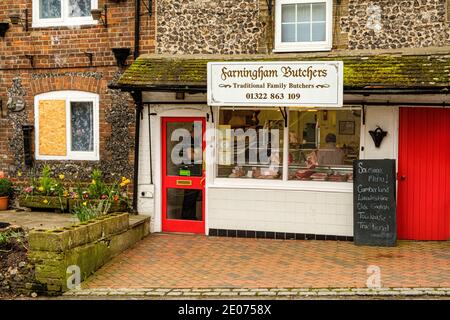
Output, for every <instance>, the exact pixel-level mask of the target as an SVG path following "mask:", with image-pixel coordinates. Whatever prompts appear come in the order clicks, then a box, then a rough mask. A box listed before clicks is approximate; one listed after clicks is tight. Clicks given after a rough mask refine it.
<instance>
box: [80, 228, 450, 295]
mask: <svg viewBox="0 0 450 320" xmlns="http://www.w3.org/2000/svg"><path fill="white" fill-rule="evenodd" d="M369 265H377V266H379V267H380V268H381V282H382V287H385V288H416V287H422V288H438V287H441V288H450V242H448V241H447V242H410V241H401V242H399V245H398V246H397V247H395V248H379V247H358V246H355V245H354V244H353V243H351V242H337V241H293V240H265V239H264V240H263V239H243V238H219V237H206V236H195V235H178V234H152V235H150V236H149V237H147V238H145V239H144V240H142V241H141V242H139V243H138V244H137V245H136V246H135V247H133V248H132V249H130V250H128V251H126V252H124V253H122V254H121V255H119V256H118V257H116V258H115V259H113V260H112V261H111V262H109V263H108V264H106V265H105V266H104V267H103V268H101V269H100V270H99V271H98V272H97V273H96V274H95V275H93V276H92V277H91V278H89V279H88V280H87V281H86V282H84V283H83V288H85V289H87V290H89V289H101V288H112V289H118V288H128V289H142V288H147V289H150V288H171V289H174V288H364V287H366V280H367V276H368V274H367V272H366V270H367V267H368V266H369Z"/></svg>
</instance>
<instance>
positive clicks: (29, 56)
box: [25, 54, 34, 68]
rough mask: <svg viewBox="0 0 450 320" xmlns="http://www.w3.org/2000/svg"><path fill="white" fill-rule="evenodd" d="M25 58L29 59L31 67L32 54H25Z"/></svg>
mask: <svg viewBox="0 0 450 320" xmlns="http://www.w3.org/2000/svg"><path fill="white" fill-rule="evenodd" d="M25 58H27V59H28V60H29V61H30V65H31V67H32V68H34V55H32V54H26V55H25Z"/></svg>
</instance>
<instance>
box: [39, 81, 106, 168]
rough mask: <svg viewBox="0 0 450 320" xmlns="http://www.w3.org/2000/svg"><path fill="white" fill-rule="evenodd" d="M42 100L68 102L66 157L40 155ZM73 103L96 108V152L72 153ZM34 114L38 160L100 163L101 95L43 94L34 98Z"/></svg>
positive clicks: (78, 93) (72, 92)
mask: <svg viewBox="0 0 450 320" xmlns="http://www.w3.org/2000/svg"><path fill="white" fill-rule="evenodd" d="M41 100H65V101H66V147H67V154H66V155H65V156H48V155H41V154H40V153H39V101H41ZM71 102H92V105H93V108H94V123H93V127H94V150H93V151H72V150H71V145H72V136H71V131H72V130H71V119H70V103H71ZM34 114H35V117H34V119H35V150H36V159H37V160H90V161H98V160H100V156H99V145H100V139H99V131H100V130H99V127H100V125H99V95H98V94H95V93H91V92H84V91H72V90H63V91H51V92H47V93H42V94H39V95H37V96H35V97H34Z"/></svg>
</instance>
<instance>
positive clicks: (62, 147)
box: [39, 100, 67, 156]
mask: <svg viewBox="0 0 450 320" xmlns="http://www.w3.org/2000/svg"><path fill="white" fill-rule="evenodd" d="M39 154H40V155H43V156H65V155H66V154H67V142H66V101H65V100H41V101H39Z"/></svg>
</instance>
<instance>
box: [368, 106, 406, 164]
mask: <svg viewBox="0 0 450 320" xmlns="http://www.w3.org/2000/svg"><path fill="white" fill-rule="evenodd" d="M398 114H399V108H398V107H367V109H366V125H365V127H364V128H363V130H364V132H363V138H362V145H363V146H364V153H363V155H364V158H365V159H397V154H398V153H397V151H398V121H399V119H398ZM377 126H380V128H381V129H383V130H384V131H387V132H388V134H387V136H386V137H385V138H384V139H383V142H382V143H381V146H380V148H376V147H375V143H374V142H373V140H372V137H371V136H370V133H369V131H370V130H375V129H376V128H377Z"/></svg>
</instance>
